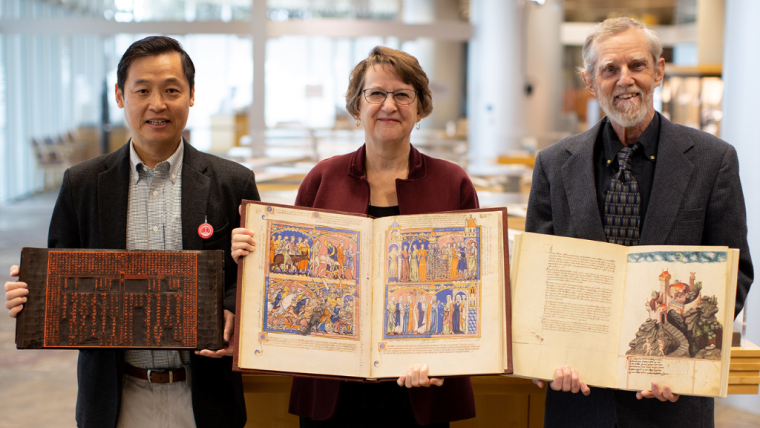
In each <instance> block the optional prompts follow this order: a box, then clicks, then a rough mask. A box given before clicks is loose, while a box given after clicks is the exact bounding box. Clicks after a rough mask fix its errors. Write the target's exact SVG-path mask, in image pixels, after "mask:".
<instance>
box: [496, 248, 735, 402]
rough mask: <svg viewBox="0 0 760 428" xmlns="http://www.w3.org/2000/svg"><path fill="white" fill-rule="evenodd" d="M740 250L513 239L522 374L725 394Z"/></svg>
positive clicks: (517, 365) (517, 370) (516, 357)
mask: <svg viewBox="0 0 760 428" xmlns="http://www.w3.org/2000/svg"><path fill="white" fill-rule="evenodd" d="M738 263H739V250H736V249H730V248H728V247H697V246H635V247H624V246H622V245H615V244H608V243H606V242H596V241H587V240H582V239H574V238H565V237H558V236H550V235H540V234H535V233H524V234H521V235H519V236H518V237H517V238H516V239H515V244H514V253H513V264H512V283H511V284H512V308H513V318H512V319H513V330H512V332H513V343H512V350H513V361H514V374H515V375H518V376H524V377H532V378H539V379H553V378H554V369H555V368H556V367H560V366H565V365H567V366H570V367H573V368H575V369H577V370H578V374H579V376H580V378H581V380H583V381H584V382H586V384H588V385H593V386H601V387H608V388H617V389H626V390H645V389H650V388H651V382H652V381H656V382H658V384H659V385H660V386H663V385H670V386H671V388H672V390H673V392H675V393H679V394H688V395H701V396H721V397H725V396H726V393H727V390H728V364H729V353H730V346H731V345H730V344H731V334H730V333H731V326H732V324H733V320H734V302H735V299H736V282H737V275H738Z"/></svg>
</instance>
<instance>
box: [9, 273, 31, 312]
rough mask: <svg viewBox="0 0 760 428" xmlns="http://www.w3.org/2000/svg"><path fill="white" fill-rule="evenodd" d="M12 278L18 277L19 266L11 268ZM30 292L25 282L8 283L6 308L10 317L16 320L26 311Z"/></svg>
mask: <svg viewBox="0 0 760 428" xmlns="http://www.w3.org/2000/svg"><path fill="white" fill-rule="evenodd" d="M11 276H15V277H18V266H16V265H13V266H11ZM28 294H29V290H28V289H27V288H26V283H25V282H18V281H8V282H6V283H5V308H6V309H8V316H9V317H11V318H16V315H18V313H19V312H21V310H22V309H24V303H26V296H27V295H28Z"/></svg>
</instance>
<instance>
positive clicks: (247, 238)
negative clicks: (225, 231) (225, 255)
mask: <svg viewBox="0 0 760 428" xmlns="http://www.w3.org/2000/svg"><path fill="white" fill-rule="evenodd" d="M255 249H256V242H255V241H254V240H253V231H252V230H250V229H244V228H242V227H238V228H236V229H232V259H233V260H235V263H238V258H240V257H245V256H247V255H248V254H250V253H252V252H253V250H255Z"/></svg>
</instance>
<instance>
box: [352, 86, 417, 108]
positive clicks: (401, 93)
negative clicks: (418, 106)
mask: <svg viewBox="0 0 760 428" xmlns="http://www.w3.org/2000/svg"><path fill="white" fill-rule="evenodd" d="M362 92H364V99H365V100H367V102H368V103H370V104H382V103H383V102H385V100H386V98H388V94H392V95H393V101H396V104H400V105H404V106H405V105H409V104H411V103H413V102H414V100H416V99H417V91H415V90H412V89H399V90H398V91H390V92H389V91H386V90H383V89H378V88H369V89H364V90H363V91H362Z"/></svg>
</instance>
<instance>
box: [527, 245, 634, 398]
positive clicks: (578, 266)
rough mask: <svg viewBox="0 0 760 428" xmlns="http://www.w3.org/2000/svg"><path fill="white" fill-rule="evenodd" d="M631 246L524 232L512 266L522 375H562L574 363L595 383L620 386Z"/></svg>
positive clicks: (587, 380) (580, 372) (591, 382)
mask: <svg viewBox="0 0 760 428" xmlns="http://www.w3.org/2000/svg"><path fill="white" fill-rule="evenodd" d="M518 243H519V247H518ZM625 253H626V247H623V246H620V245H614V244H608V243H605V242H595V241H587V240H582V239H574V238H565V237H559V236H551V235H541V234H535V233H527V232H526V233H523V234H522V235H521V237H520V239H519V240H517V241H516V242H515V255H514V257H515V259H514V265H513V266H512V271H513V282H512V287H513V290H514V292H513V300H512V314H513V315H512V338H513V339H512V358H513V363H514V373H515V375H518V376H523V377H531V378H539V379H554V370H555V369H556V368H558V367H563V366H569V367H572V368H574V369H576V370H578V373H579V375H580V378H581V379H582V380H583V381H584V382H586V383H587V384H589V385H596V386H608V387H611V386H613V385H614V383H615V382H614V379H615V359H616V357H617V344H618V337H619V336H618V335H619V329H620V309H621V307H622V304H623V289H624V285H623V284H624V280H625Z"/></svg>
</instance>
